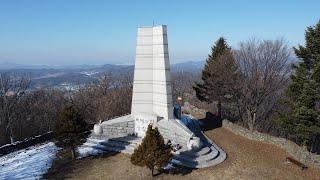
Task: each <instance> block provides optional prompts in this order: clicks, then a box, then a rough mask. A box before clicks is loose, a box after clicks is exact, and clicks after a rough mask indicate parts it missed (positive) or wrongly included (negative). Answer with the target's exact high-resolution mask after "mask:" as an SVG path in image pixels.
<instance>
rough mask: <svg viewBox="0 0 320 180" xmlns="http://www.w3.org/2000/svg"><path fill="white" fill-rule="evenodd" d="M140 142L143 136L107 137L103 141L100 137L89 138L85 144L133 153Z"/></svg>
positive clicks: (101, 148)
mask: <svg viewBox="0 0 320 180" xmlns="http://www.w3.org/2000/svg"><path fill="white" fill-rule="evenodd" d="M140 142H141V138H136V137H121V138H115V139H106V140H103V141H101V140H100V139H95V138H88V140H87V143H85V144H84V145H85V146H87V147H91V148H95V149H99V150H104V151H115V152H121V153H126V154H132V153H133V152H134V149H135V148H136V147H138V145H139V143H140Z"/></svg>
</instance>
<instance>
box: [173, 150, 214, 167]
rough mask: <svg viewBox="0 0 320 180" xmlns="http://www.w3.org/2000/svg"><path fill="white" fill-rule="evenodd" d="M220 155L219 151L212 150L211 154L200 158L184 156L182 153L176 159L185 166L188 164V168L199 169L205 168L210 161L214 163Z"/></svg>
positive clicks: (193, 155) (176, 155)
mask: <svg viewBox="0 0 320 180" xmlns="http://www.w3.org/2000/svg"><path fill="white" fill-rule="evenodd" d="M209 149H211V148H209ZM218 155H219V151H217V150H215V149H211V150H210V151H209V153H207V154H203V155H198V156H197V155H195V154H192V155H190V154H184V153H183V152H182V153H180V154H175V155H174V159H176V160H178V161H180V162H181V163H183V164H186V165H187V166H188V167H192V168H198V167H199V166H205V165H207V164H209V163H210V161H214V160H215V159H216V158H217V156H218Z"/></svg>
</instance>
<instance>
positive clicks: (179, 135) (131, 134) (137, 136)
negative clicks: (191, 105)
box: [88, 25, 226, 168]
mask: <svg viewBox="0 0 320 180" xmlns="http://www.w3.org/2000/svg"><path fill="white" fill-rule="evenodd" d="M149 124H152V125H153V126H155V127H157V128H158V129H159V131H160V133H161V135H162V136H163V138H164V139H165V141H166V142H168V141H169V140H170V141H171V143H172V144H173V145H179V146H180V149H179V150H178V151H176V152H174V158H173V161H172V162H173V163H174V164H179V165H183V166H187V167H192V168H201V167H208V166H213V165H216V164H218V163H220V162H222V161H224V159H225V158H226V154H225V153H224V152H223V150H222V149H220V148H219V147H218V146H217V145H215V144H214V143H213V142H212V141H211V140H210V139H207V138H206V136H205V135H204V134H203V133H202V132H201V130H200V129H199V128H198V130H196V131H195V129H193V131H195V132H196V133H197V134H198V135H200V136H201V137H202V138H201V139H200V138H199V137H197V136H196V135H195V134H194V132H192V131H191V130H190V129H189V128H188V127H187V126H186V125H185V124H183V123H182V122H181V121H180V120H178V119H175V118H174V117H173V105H172V89H171V79H170V62H169V52H168V38H167V27H166V26H165V25H160V26H152V27H139V28H138V33H137V44H136V60H135V69H134V82H133V94H132V107H131V114H129V115H124V116H121V117H116V118H114V119H111V120H107V121H104V122H102V123H101V122H100V123H99V124H96V125H95V126H94V130H93V134H92V135H91V138H90V141H89V142H90V143H88V144H91V145H92V142H97V143H98V144H99V145H98V146H94V148H96V147H99V148H100V149H101V148H102V149H105V150H109V151H118V152H124V153H133V150H134V148H136V147H137V145H138V144H139V143H140V142H141V140H142V138H143V137H144V136H145V133H146V130H147V127H148V125H149Z"/></svg>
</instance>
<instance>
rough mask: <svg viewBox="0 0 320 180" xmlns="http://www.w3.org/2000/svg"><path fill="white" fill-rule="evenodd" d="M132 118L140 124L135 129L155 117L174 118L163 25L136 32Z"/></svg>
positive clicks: (164, 27)
mask: <svg viewBox="0 0 320 180" xmlns="http://www.w3.org/2000/svg"><path fill="white" fill-rule="evenodd" d="M131 114H132V115H133V117H134V118H135V120H137V121H139V122H138V123H136V126H137V128H138V129H139V128H140V125H139V124H141V127H142V126H146V125H147V124H149V123H150V122H147V121H148V120H150V121H151V120H155V118H154V117H156V118H164V119H172V118H173V106H172V90H171V79H170V62H169V54H168V39H167V27H166V26H165V25H161V26H153V27H139V28H138V35H137V46H136V61H135V69H134V82H133V94H132V109H131ZM137 117H138V118H137ZM141 121H142V122H143V123H141ZM142 128H143V127H142ZM144 128H145V127H144Z"/></svg>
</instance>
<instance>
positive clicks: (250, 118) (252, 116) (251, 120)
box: [247, 108, 256, 131]
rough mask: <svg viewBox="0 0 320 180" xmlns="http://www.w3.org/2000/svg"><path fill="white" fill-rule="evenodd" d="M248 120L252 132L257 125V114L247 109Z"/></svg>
mask: <svg viewBox="0 0 320 180" xmlns="http://www.w3.org/2000/svg"><path fill="white" fill-rule="evenodd" d="M247 118H248V120H247V121H248V127H249V130H250V131H253V129H254V124H255V121H256V113H255V112H252V111H250V110H249V109H248V108H247Z"/></svg>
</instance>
